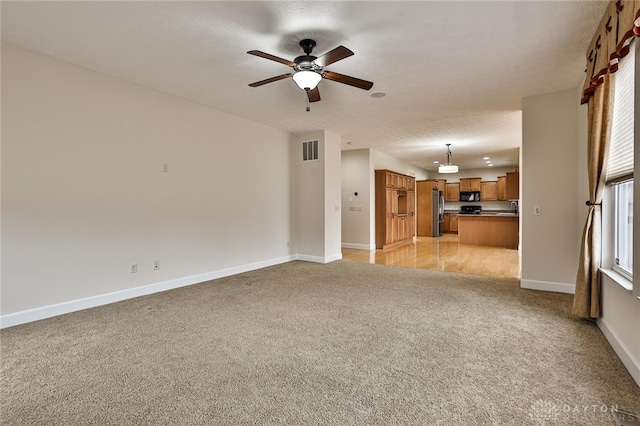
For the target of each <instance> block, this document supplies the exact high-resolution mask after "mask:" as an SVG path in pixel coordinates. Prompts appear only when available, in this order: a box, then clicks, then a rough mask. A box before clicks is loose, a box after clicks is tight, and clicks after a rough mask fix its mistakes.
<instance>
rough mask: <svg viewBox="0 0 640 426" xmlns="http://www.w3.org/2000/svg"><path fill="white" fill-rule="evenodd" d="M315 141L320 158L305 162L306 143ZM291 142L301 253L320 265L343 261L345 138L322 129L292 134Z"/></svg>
mask: <svg viewBox="0 0 640 426" xmlns="http://www.w3.org/2000/svg"><path fill="white" fill-rule="evenodd" d="M312 140H317V141H318V151H319V158H318V160H317V161H304V162H303V161H302V143H303V142H306V141H312ZM291 142H292V144H291V149H292V151H291V152H292V154H291V169H292V188H293V189H292V192H293V194H294V209H295V211H296V213H295V218H296V227H295V229H296V235H297V246H296V249H297V253H298V255H299V256H300V257H301V259H303V260H309V261H313V262H320V263H324V262H328V261H332V260H336V259H340V258H342V253H341V250H340V235H341V232H340V227H341V215H340V211H341V206H340V181H341V169H340V147H341V138H340V137H339V136H338V135H336V134H333V133H331V132H328V131H324V130H321V131H316V132H310V133H304V134H295V135H292V136H291Z"/></svg>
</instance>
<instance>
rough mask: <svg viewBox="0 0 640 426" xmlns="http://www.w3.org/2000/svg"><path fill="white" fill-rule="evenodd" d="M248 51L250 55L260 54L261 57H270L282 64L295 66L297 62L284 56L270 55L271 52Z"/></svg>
mask: <svg viewBox="0 0 640 426" xmlns="http://www.w3.org/2000/svg"><path fill="white" fill-rule="evenodd" d="M247 53H248V54H249V55H255V56H259V57H261V58H265V59H270V60H272V61H276V62H280V63H281V64H285V65H286V66H288V67H295V66H296V63H295V62H291V61H290V60H288V59H282V58H279V57H277V56H274V55H270V54H269V53H264V52H261V51H259V50H250V51H248V52H247Z"/></svg>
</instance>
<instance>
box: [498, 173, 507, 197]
mask: <svg viewBox="0 0 640 426" xmlns="http://www.w3.org/2000/svg"><path fill="white" fill-rule="evenodd" d="M498 200H499V201H506V200H507V177H506V176H498Z"/></svg>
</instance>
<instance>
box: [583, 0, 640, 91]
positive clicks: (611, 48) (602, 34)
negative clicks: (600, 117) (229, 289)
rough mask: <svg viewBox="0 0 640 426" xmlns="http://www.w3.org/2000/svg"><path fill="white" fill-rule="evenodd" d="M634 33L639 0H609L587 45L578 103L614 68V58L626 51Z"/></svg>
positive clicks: (639, 25)
mask: <svg viewBox="0 0 640 426" xmlns="http://www.w3.org/2000/svg"><path fill="white" fill-rule="evenodd" d="M636 37H640V0H617V1H615V0H614V1H611V2H610V3H609V7H608V8H607V11H606V13H605V14H604V17H603V18H602V21H601V22H600V25H599V26H598V30H597V31H596V33H595V35H594V36H593V39H592V40H591V44H590V45H589V48H588V49H587V70H586V72H587V78H586V79H585V83H584V88H583V91H582V95H583V96H582V103H586V102H588V101H589V98H590V97H591V96H593V93H594V92H595V90H596V87H598V86H599V85H600V84H602V81H603V77H604V75H605V74H607V73H614V72H616V71H617V69H618V61H619V60H620V59H621V58H623V57H625V56H626V55H627V53H629V45H630V44H631V42H632V41H633V40H634V38H636Z"/></svg>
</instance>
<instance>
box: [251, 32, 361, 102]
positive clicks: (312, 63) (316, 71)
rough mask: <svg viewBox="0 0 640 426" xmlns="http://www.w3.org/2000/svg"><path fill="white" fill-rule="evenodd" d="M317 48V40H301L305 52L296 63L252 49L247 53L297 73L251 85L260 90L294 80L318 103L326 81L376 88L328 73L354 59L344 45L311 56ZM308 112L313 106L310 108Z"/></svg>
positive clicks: (348, 77) (340, 75) (355, 79)
mask: <svg viewBox="0 0 640 426" xmlns="http://www.w3.org/2000/svg"><path fill="white" fill-rule="evenodd" d="M315 46H316V42H315V40H311V39H304V40H301V41H300V47H302V50H303V51H304V53H305V54H304V55H302V56H298V57H297V58H295V59H294V60H293V61H289V60H287V59H283V58H279V57H277V56H274V55H270V54H269V53H264V52H261V51H259V50H250V51H248V52H247V53H248V54H250V55H255V56H260V57H261V58H265V59H269V60H272V61H276V62H280V63H281V64H284V65H287V66H289V67H291V68H293V71H294V72H290V73H287V74H282V75H279V76H276V77H271V78H267V79H266V80H261V81H256V82H255V83H251V84H250V85H249V86H251V87H258V86H262V85H263V84H267V83H273V82H274V81H278V80H283V79H285V78H289V77H292V78H293V81H295V83H296V84H297V85H298V87H299V88H300V89H302V90H304V91H305V92H307V98H308V100H309V102H318V101H319V100H320V92H319V91H318V83H320V81H321V80H322V79H323V78H326V79H327V80H332V81H337V82H338V83H343V84H348V85H349V86H353V87H357V88H359V89H364V90H369V89H371V87H372V86H373V83H372V82H370V81H366V80H361V79H359V78H355V77H350V76H348V75H344V74H338V73H337V72H333V71H325V70H324V67H326V66H327V65H330V64H333V63H334V62H338V61H340V60H342V59H345V58H348V57H349V56H352V55H353V54H354V53H353V52H352V51H351V50H349V49H347V48H346V47H344V46H338V47H336V48H335V49H333V50H330V51H329V52H327V53H325V54H324V55H322V56H319V57H316V56H313V55H311V52H312V51H313V48H314V47H315ZM307 111H309V106H308V105H307Z"/></svg>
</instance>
